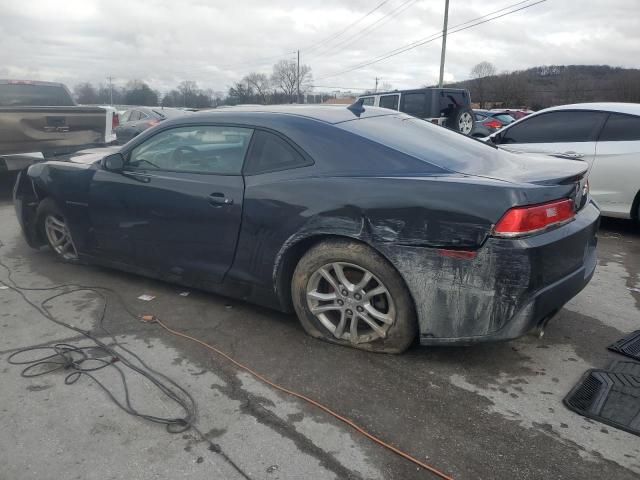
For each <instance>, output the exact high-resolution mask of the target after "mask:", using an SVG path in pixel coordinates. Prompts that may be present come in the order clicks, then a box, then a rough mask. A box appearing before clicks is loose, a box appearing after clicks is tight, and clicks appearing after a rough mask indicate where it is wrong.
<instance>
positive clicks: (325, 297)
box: [307, 290, 338, 302]
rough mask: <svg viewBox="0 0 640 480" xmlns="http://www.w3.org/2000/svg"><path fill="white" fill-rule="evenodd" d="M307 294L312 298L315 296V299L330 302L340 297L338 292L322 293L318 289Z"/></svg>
mask: <svg viewBox="0 0 640 480" xmlns="http://www.w3.org/2000/svg"><path fill="white" fill-rule="evenodd" d="M307 296H308V297H310V298H313V299H314V300H318V301H320V302H328V301H331V300H335V299H336V298H338V294H337V293H336V292H330V293H321V292H319V291H318V290H313V291H311V292H307Z"/></svg>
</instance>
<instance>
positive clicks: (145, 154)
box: [127, 125, 253, 175]
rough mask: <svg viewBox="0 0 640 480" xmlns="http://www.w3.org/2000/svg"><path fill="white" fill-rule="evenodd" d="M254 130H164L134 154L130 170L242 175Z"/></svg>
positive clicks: (192, 126) (208, 127)
mask: <svg viewBox="0 0 640 480" xmlns="http://www.w3.org/2000/svg"><path fill="white" fill-rule="evenodd" d="M252 133H253V130H252V129H249V128H238V127H224V126H206V125H190V126H187V127H175V128H172V129H169V130H164V131H162V132H160V133H158V134H156V135H154V136H153V137H151V138H149V139H147V140H146V141H145V142H143V143H141V144H140V145H138V146H137V147H136V148H134V149H133V150H132V151H131V154H130V156H129V161H128V164H127V167H128V168H132V169H140V170H167V171H175V172H193V173H209V174H218V175H239V174H240V172H241V171H242V164H243V162H244V157H245V154H246V152H247V148H248V146H249V140H250V139H251V134H252Z"/></svg>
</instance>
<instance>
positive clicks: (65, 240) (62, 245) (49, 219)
mask: <svg viewBox="0 0 640 480" xmlns="http://www.w3.org/2000/svg"><path fill="white" fill-rule="evenodd" d="M37 218H38V227H39V229H40V234H41V235H42V238H43V239H45V240H46V241H47V244H48V245H49V247H51V250H53V252H54V253H55V254H56V256H57V257H58V258H60V259H61V260H63V261H65V262H71V263H75V262H77V261H78V252H77V250H76V247H75V243H74V242H73V239H72V238H71V231H70V230H69V226H68V222H67V219H66V218H65V216H64V214H63V213H62V211H61V210H60V208H59V207H58V205H56V203H55V202H54V201H53V200H52V199H50V198H45V199H44V200H43V201H42V202H40V205H39V206H38V213H37Z"/></svg>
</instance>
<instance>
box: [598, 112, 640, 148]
mask: <svg viewBox="0 0 640 480" xmlns="http://www.w3.org/2000/svg"><path fill="white" fill-rule="evenodd" d="M633 140H640V117H635V116H632V115H622V114H619V113H612V114H611V115H609V119H608V120H607V123H606V124H605V125H604V128H603V129H602V133H601V134H600V138H598V141H600V142H624V141H633Z"/></svg>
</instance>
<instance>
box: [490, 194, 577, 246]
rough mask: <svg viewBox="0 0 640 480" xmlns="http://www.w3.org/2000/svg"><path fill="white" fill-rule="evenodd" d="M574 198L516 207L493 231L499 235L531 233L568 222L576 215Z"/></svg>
mask: <svg viewBox="0 0 640 480" xmlns="http://www.w3.org/2000/svg"><path fill="white" fill-rule="evenodd" d="M575 215H576V212H575V210H574V208H573V200H569V199H567V200H557V201H555V202H549V203H543V204H541V205H530V206H526V207H515V208H512V209H511V210H509V211H507V213H505V214H504V215H503V217H502V218H501V219H500V221H499V222H498V223H497V224H496V226H495V228H494V229H493V233H494V235H496V236H499V237H519V236H521V235H530V234H532V233H536V232H539V231H542V230H546V229H547V228H549V227H552V226H555V225H560V224H562V223H566V222H568V221H570V220H572V219H573V217H575Z"/></svg>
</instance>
